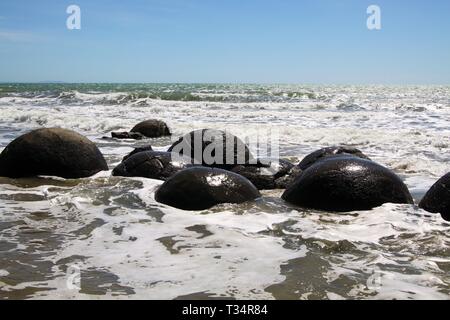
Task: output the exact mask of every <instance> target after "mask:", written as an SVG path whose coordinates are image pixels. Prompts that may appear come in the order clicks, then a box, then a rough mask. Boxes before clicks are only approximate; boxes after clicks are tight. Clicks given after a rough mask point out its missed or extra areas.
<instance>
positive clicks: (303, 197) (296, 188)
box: [282, 156, 413, 212]
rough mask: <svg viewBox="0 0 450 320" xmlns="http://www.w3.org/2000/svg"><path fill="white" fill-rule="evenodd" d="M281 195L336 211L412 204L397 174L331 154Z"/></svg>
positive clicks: (301, 202) (360, 161)
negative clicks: (385, 204)
mask: <svg viewBox="0 0 450 320" xmlns="http://www.w3.org/2000/svg"><path fill="white" fill-rule="evenodd" d="M282 198H283V199H284V200H286V201H287V202H289V203H292V204H295V205H298V206H301V207H304V208H311V209H319V210H325V211H337V212H347V211H354V210H369V209H372V208H375V207H378V206H381V205H382V204H384V203H405V204H406V203H407V204H412V203H413V199H412V197H411V194H410V193H409V191H408V188H407V187H406V185H405V184H404V183H403V182H402V180H401V179H400V178H399V177H398V176H397V175H396V174H395V173H393V172H392V171H390V170H389V169H387V168H385V167H383V166H381V165H379V164H377V163H375V162H373V161H370V160H366V159H361V158H357V157H354V156H340V157H330V158H329V159H324V160H322V161H319V162H317V163H316V164H314V165H312V166H310V167H309V168H307V169H306V170H305V171H303V172H302V173H301V175H300V176H299V177H298V178H297V179H296V180H295V182H294V183H293V184H292V185H291V186H290V187H289V188H288V189H287V190H286V191H285V192H284V193H283V195H282Z"/></svg>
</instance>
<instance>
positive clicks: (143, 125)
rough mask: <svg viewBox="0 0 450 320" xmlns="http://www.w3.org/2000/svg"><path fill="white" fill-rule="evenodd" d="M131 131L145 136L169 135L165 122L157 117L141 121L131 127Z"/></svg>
mask: <svg viewBox="0 0 450 320" xmlns="http://www.w3.org/2000/svg"><path fill="white" fill-rule="evenodd" d="M131 132H132V133H140V134H142V135H143V136H145V137H147V138H159V137H164V136H170V135H171V133H170V130H169V127H168V126H167V124H166V123H165V122H163V121H161V120H157V119H150V120H145V121H142V122H140V123H138V124H137V125H135V126H134V127H133V129H131Z"/></svg>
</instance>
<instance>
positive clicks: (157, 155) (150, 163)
mask: <svg viewBox="0 0 450 320" xmlns="http://www.w3.org/2000/svg"><path fill="white" fill-rule="evenodd" d="M192 166H193V165H192V159H191V158H188V157H183V156H180V155H178V154H172V153H170V152H160V151H144V152H138V153H135V154H133V155H131V156H130V157H128V158H127V159H125V160H124V161H123V162H122V163H121V164H119V165H118V166H117V167H116V168H115V169H114V170H113V172H112V175H113V176H121V177H142V178H150V179H158V180H166V179H167V178H169V177H171V176H172V175H174V174H175V173H177V172H178V171H180V170H183V169H186V168H189V167H192Z"/></svg>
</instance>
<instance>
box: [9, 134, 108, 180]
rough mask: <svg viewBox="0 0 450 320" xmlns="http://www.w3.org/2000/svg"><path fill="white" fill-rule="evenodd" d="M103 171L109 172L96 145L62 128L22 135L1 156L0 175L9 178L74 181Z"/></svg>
mask: <svg viewBox="0 0 450 320" xmlns="http://www.w3.org/2000/svg"><path fill="white" fill-rule="evenodd" d="M103 170H108V165H107V164H106V161H105V158H104V157H103V155H102V153H101V152H100V150H99V149H98V148H97V146H96V145H95V144H94V143H93V142H91V141H90V140H88V139H87V138H86V137H83V136H82V135H80V134H78V133H76V132H74V131H70V130H66V129H61V128H45V129H38V130H34V131H31V132H29V133H27V134H24V135H22V136H20V137H18V138H17V139H15V140H14V141H12V142H11V143H10V144H9V145H8V146H7V147H6V148H5V149H4V150H3V152H2V153H1V155H0V176H5V177H9V178H21V177H32V176H38V175H44V176H57V177H62V178H66V179H76V178H84V177H90V176H92V175H94V174H96V173H98V172H100V171H103Z"/></svg>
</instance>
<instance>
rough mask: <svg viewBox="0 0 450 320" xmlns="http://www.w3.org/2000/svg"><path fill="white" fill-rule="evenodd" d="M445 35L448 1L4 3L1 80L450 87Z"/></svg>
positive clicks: (449, 29) (449, 43)
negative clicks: (371, 15) (72, 8)
mask: <svg viewBox="0 0 450 320" xmlns="http://www.w3.org/2000/svg"><path fill="white" fill-rule="evenodd" d="M71 4H76V5H78V6H79V7H80V8H81V30H68V29H67V28H66V19H67V17H68V14H67V13H66V8H67V7H68V6H69V5H71ZM371 4H376V5H378V6H380V8H381V13H382V17H381V19H382V20H381V21H382V29H381V30H379V31H370V30H368V29H367V27H366V19H367V17H368V15H367V13H366V9H367V7H368V6H369V5H371ZM449 34H450V1H448V0H433V1H425V0H409V1H406V0H371V1H366V0H284V1H283V0H270V1H268V0H258V1H256V0H239V1H237V0H221V1H219V0H129V1H112V0H109V1H107V0H99V1H94V0H73V1H64V0H53V1H51V0H39V1H30V0H26V1H25V0H2V1H1V2H0V81H2V82H36V81H66V82H231V83H234V82H239V83H242V82H246V83H336V84H450V36H449Z"/></svg>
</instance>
